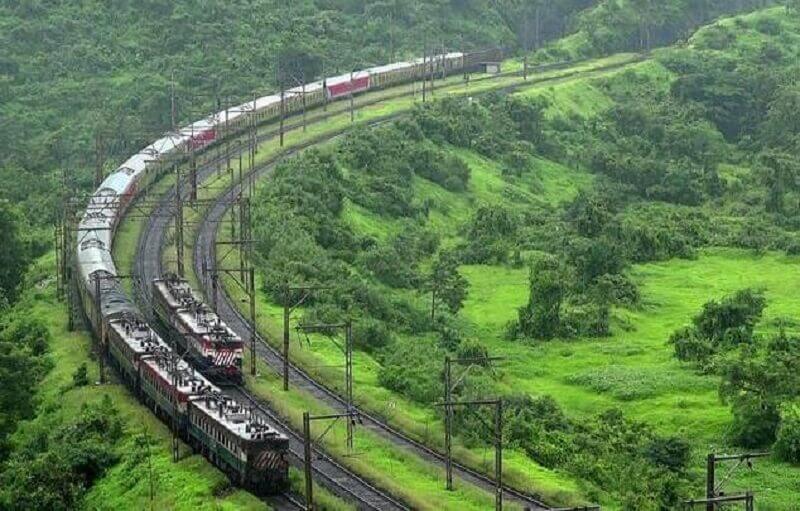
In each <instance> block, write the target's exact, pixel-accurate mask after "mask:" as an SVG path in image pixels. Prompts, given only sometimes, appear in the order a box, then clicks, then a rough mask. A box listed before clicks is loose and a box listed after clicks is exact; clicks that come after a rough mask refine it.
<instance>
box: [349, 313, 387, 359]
mask: <svg viewBox="0 0 800 511" xmlns="http://www.w3.org/2000/svg"><path fill="white" fill-rule="evenodd" d="M391 341H392V334H391V332H390V331H389V329H388V328H387V327H386V325H385V324H384V323H383V322H382V321H377V320H375V319H372V318H363V319H360V320H359V321H358V322H356V323H355V325H354V326H353V344H354V345H355V346H356V347H357V348H359V349H362V350H364V351H367V352H373V351H376V350H379V349H381V348H384V347H386V346H388V345H389V343H391Z"/></svg>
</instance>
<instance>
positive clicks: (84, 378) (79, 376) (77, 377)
mask: <svg viewBox="0 0 800 511" xmlns="http://www.w3.org/2000/svg"><path fill="white" fill-rule="evenodd" d="M72 385H73V386H75V387H85V386H86V385H89V372H88V370H87V368H86V363H85V362H84V363H82V364H81V365H80V366H78V368H77V369H75V372H74V373H72Z"/></svg>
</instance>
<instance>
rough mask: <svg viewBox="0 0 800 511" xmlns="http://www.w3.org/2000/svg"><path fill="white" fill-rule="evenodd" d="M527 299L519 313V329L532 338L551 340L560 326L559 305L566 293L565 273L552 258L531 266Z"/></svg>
mask: <svg viewBox="0 0 800 511" xmlns="http://www.w3.org/2000/svg"><path fill="white" fill-rule="evenodd" d="M530 285H531V290H530V298H529V300H528V304H527V305H526V306H524V307H521V308H520V309H519V312H518V317H519V330H520V332H522V333H523V334H525V335H527V336H529V337H533V338H535V339H552V338H553V337H555V336H556V334H557V333H558V330H559V327H560V325H561V302H562V301H563V299H564V295H565V293H566V289H565V284H564V271H563V269H562V267H561V265H560V263H559V262H558V259H556V258H555V257H553V256H551V255H545V256H542V257H540V258H538V259H537V260H536V261H535V262H534V263H533V265H532V267H531V273H530Z"/></svg>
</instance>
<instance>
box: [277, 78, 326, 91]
mask: <svg viewBox="0 0 800 511" xmlns="http://www.w3.org/2000/svg"><path fill="white" fill-rule="evenodd" d="M303 90H304V89H303V86H302V85H298V86H297V87H292V88H291V89H288V90H287V91H286V92H288V93H289V94H302V93H303ZM318 90H322V80H317V81H316V82H311V83H307V84H306V86H305V92H306V94H309V93H312V92H316V91H318Z"/></svg>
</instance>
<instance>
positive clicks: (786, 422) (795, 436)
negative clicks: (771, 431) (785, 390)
mask: <svg viewBox="0 0 800 511" xmlns="http://www.w3.org/2000/svg"><path fill="white" fill-rule="evenodd" d="M774 451H775V455H776V456H777V457H778V458H779V459H781V460H783V461H787V462H789V463H795V464H799V463H800V403H798V402H797V401H795V402H792V403H786V404H785V405H784V406H783V407H782V408H781V412H780V426H779V427H778V437H777V440H776V441H775V446H774Z"/></svg>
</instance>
